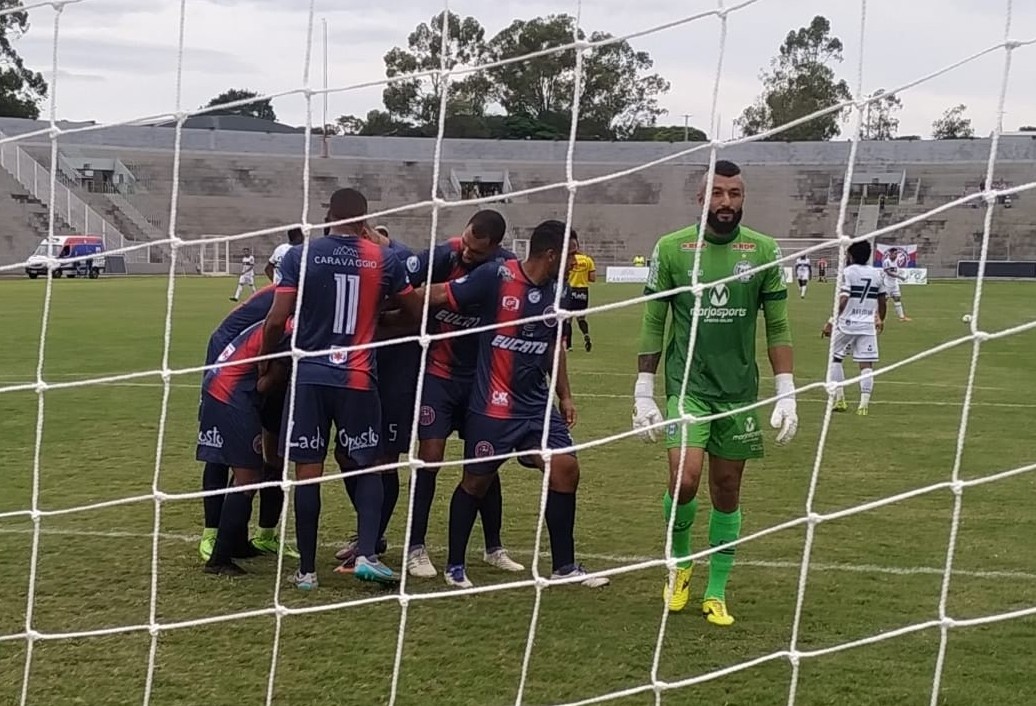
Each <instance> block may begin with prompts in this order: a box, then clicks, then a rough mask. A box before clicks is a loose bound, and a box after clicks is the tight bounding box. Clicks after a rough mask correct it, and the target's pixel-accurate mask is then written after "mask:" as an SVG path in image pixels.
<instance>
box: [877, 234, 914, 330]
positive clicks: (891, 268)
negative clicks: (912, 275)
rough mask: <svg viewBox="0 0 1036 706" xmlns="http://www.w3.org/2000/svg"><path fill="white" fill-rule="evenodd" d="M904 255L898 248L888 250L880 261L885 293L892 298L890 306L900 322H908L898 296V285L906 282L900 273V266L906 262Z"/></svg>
mask: <svg viewBox="0 0 1036 706" xmlns="http://www.w3.org/2000/svg"><path fill="white" fill-rule="evenodd" d="M904 255H905V253H904V252H903V251H902V250H900V249H899V248H889V249H888V252H886V253H885V257H884V258H883V259H882V261H881V272H882V277H883V278H884V280H885V293H886V294H888V296H890V297H892V304H893V306H895V307H896V316H897V317H899V320H900V321H910V318H909V317H908V316H907V315H906V314H905V313H904V312H903V299H902V297H901V296H900V294H899V283H900V282H904V281H906V277H905V276H904V275H903V273H902V272H900V265H901V264H903V263H904V262H905V261H906V258H905V257H904Z"/></svg>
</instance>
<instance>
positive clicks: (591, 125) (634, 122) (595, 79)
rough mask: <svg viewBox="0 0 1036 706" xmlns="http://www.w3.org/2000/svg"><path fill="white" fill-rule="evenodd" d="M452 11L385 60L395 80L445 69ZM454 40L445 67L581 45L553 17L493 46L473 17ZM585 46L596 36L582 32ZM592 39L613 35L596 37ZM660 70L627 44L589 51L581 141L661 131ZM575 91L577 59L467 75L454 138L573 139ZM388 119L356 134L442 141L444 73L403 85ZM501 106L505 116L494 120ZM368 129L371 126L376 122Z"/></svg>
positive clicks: (501, 36)
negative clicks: (443, 51)
mask: <svg viewBox="0 0 1036 706" xmlns="http://www.w3.org/2000/svg"><path fill="white" fill-rule="evenodd" d="M443 17H444V15H443V13H440V14H438V15H436V16H435V17H433V18H432V19H431V21H430V22H428V23H422V24H420V25H418V26H417V28H416V29H415V30H414V31H413V32H412V33H411V34H410V36H409V37H408V38H407V48H405V49H404V48H401V47H395V48H393V49H392V50H391V51H389V52H388V53H387V54H386V55H385V73H386V75H387V76H388V77H389V78H394V77H399V76H404V75H407V74H412V73H420V72H436V71H438V70H439V69H440V68H441V66H442V64H443V61H442V54H441V47H442V29H443ZM446 27H447V29H448V37H447V39H448V41H447V44H446V61H445V65H446V67H447V68H449V69H454V68H456V67H458V66H461V67H464V66H477V65H479V64H485V63H489V62H493V61H499V60H507V59H512V58H517V57H520V56H524V55H526V54H530V53H533V52H537V51H543V50H549V49H551V48H555V47H560V46H564V45H566V44H570V43H571V42H572V38H573V33H574V29H575V19H574V18H573V17H571V16H569V15H550V16H548V17H545V18H544V17H537V18H535V19H532V20H515V21H514V22H512V23H511V24H510V25H509V26H508V27H506V28H504V29H503V30H501V31H500V32H499V33H498V34H497V35H496V36H494V37H493V38H492V39H490V40H488V41H487V40H486V37H485V30H484V29H483V28H482V26H481V25H480V24H479V22H478V21H477V20H476V19H474V18H472V17H464V18H462V17H460V16H458V15H454V14H452V13H451V14H449V15H447V16H446ZM579 36H580V37H581V38H586V35H585V34H584V33H582V32H580V34H579ZM589 39H590V41H594V42H597V41H604V40H607V39H610V35H608V34H604V33H601V32H595V33H593V34H591V35H590V36H589ZM652 65H653V62H652V61H651V57H650V56H649V55H648V54H647V53H646V52H637V51H634V49H633V48H632V47H631V46H630V45H629V43H628V42H626V41H621V42H612V43H609V44H605V45H603V46H600V47H598V48H596V49H594V50H593V51H591V52H588V53H587V54H586V56H585V57H584V62H583V68H584V73H583V90H582V99H581V100H580V106H579V107H580V121H579V126H578V128H577V136H578V137H579V138H580V139H598V140H614V139H627V138H629V137H630V136H631V135H632V134H633V133H634V131H635V130H636V129H637V128H639V127H644V126H653V125H654V124H655V120H656V119H657V117H658V116H659V115H661V114H663V113H664V111H663V110H662V109H661V108H660V107H659V105H658V98H659V96H661V95H662V94H664V93H665V92H666V91H668V90H669V83H668V82H667V81H665V79H663V78H662V77H661V76H658V75H657V74H649V73H647V72H648V71H649V70H650V69H651V67H652ZM574 86H575V52H574V51H567V52H562V53H550V54H545V55H543V56H539V57H533V58H531V59H526V60H523V61H520V62H514V63H510V64H505V65H503V66H497V67H494V68H492V69H488V70H486V71H478V72H473V73H468V74H464V75H462V76H460V77H458V78H456V79H455V80H453V81H452V82H451V84H450V90H449V93H448V96H447V105H446V116H447V121H446V127H445V130H444V133H445V135H446V136H447V137H461V138H474V139H478V138H492V139H547V140H551V139H567V138H568V135H569V129H570V125H571V112H572V99H573V95H574ZM382 98H383V100H384V103H385V108H386V115H387V116H388V119H384V118H379V121H378V123H377V125H370V124H365V126H364V127H363V128H359V129H357V126H356V125H355V124H352V125H351V129H353V130H355V132H353V133H352V134H397V135H404V134H409V135H435V134H436V133H437V125H438V122H439V110H440V103H441V100H442V85H441V79H440V77H439V76H438V75H437V74H435V73H430V74H429V75H428V76H417V77H411V78H406V79H402V80H398V81H394V82H393V83H392V84H390V85H389V86H388V87H386V88H385V90H384V92H383V93H382ZM491 104H494V105H495V106H499V107H500V108H502V110H503V112H504V115H495V114H491V113H489V111H488V109H489V107H490V105H491ZM367 122H368V123H369V122H370V121H367Z"/></svg>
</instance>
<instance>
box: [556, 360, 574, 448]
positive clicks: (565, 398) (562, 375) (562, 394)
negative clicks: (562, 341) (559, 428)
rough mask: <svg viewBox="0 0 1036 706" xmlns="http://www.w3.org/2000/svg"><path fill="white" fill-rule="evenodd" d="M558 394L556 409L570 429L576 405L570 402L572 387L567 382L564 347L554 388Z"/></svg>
mask: <svg viewBox="0 0 1036 706" xmlns="http://www.w3.org/2000/svg"><path fill="white" fill-rule="evenodd" d="M555 387H556V389H557V393H558V409H559V410H560V411H561V415H562V416H563V417H564V418H565V423H566V424H567V425H568V426H569V428H570V429H571V428H572V427H574V426H575V425H576V405H575V402H573V400H572V386H571V384H570V383H569V380H568V355H567V354H566V353H565V349H564V347H562V348H561V353H560V354H559V357H558V382H557V385H556V386H555Z"/></svg>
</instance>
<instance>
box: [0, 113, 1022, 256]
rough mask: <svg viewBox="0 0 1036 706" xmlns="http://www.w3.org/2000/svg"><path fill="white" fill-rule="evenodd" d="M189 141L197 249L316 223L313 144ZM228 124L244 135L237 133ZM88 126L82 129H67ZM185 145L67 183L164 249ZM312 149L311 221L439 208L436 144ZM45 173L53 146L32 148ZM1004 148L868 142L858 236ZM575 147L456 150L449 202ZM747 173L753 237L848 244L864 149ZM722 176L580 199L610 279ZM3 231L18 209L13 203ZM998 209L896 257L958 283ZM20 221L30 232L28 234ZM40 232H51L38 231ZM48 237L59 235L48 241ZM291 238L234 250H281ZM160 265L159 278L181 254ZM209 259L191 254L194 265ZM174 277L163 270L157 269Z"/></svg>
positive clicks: (548, 178) (626, 160) (88, 170)
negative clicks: (841, 226) (610, 267)
mask: <svg viewBox="0 0 1036 706" xmlns="http://www.w3.org/2000/svg"><path fill="white" fill-rule="evenodd" d="M214 125H216V127H213V128H210V129H197V128H192V129H184V130H183V138H182V156H181V161H180V190H179V209H178V213H177V232H178V234H179V235H180V236H181V237H183V238H197V237H200V236H205V235H227V234H233V233H239V232H244V231H249V230H255V229H260V228H266V227H270V226H273V225H277V224H282V223H290V222H293V221H296V220H298V219H299V217H300V214H301V208H302V176H303V159H302V155H303V148H304V140H305V136H304V135H302V134H298V133H294V134H292V133H283V132H276V133H274V132H271V133H260V132H256V131H255V130H254V129H246V130H235V129H227V127H219V125H220V123H218V122H217V123H214ZM223 125H226V126H230V125H232V123H226V122H224V123H223ZM62 126H63V127H75V125H74V124H68V125H67V126H66V125H64V124H63V125H62ZM46 127H47V124H46V123H43V122H35V121H27V120H18V119H11V118H3V119H0V133H3V135H5V136H8V137H10V136H16V135H20V134H25V133H29V132H33V131H36V130H42V129H45V128H46ZM174 133H175V130H174V129H172V128H170V127H167V126H140V127H130V126H123V127H109V128H103V129H96V130H89V131H85V132H78V133H74V134H70V135H64V136H62V137H61V138H60V141H59V165H58V166H59V173H60V175H61V178H62V181H63V183H67V184H70V185H71V186H72V188H73V190H74V192H75V194H76V195H77V196H79V197H80V198H82V199H83V200H84V201H85V202H86V203H87V204H89V205H90V206H91V207H92V208H94V209H96V210H97V211H98V212H99V213H101V214H102V215H103V217H104V218H105V219H106V220H107V221H109V222H110V223H111V224H112V226H114V227H115V228H117V229H118V230H119V232H120V233H121V234H122V236H124V237H125V238H126V239H127V240H129V241H147V240H154V239H156V238H161V237H164V236H165V233H166V232H167V229H168V219H169V203H170V194H171V191H172V172H173V145H174ZM311 139H312V143H311V150H312V160H311V172H310V204H309V205H310V220H311V221H314V222H319V221H320V220H322V218H323V212H324V209H325V208H326V204H327V200H328V197H329V196H330V194H331V193H332V192H333V191H334V190H335V189H337V188H339V187H342V186H354V187H357V188H359V189H360V190H361V191H363V192H364V193H366V194H367V196H368V198H369V199H370V201H371V207H372V209H378V210H380V209H385V208H391V207H398V206H402V205H404V204H407V203H412V202H419V201H424V200H428V199H429V197H430V193H431V180H432V158H433V148H434V141H433V140H426V139H417V138H394V137H353V136H348V137H332V138H329V139H328V140H327V147H328V156H327V157H323V156H322V138H321V137H319V136H314V137H313V138H311ZM19 144H21V145H22V146H23V147H24V148H25V149H26V151H27V152H28V153H29V154H30V155H32V157H33V158H34V159H36V160H39V161H40V163H41V164H43V165H44V166H45V167H49V163H50V145H49V139H48V137H47V136H46V135H45V134H41V135H36V136H32V137H28V138H26V139H25V140H24V141H20V142H19ZM688 146H689V145H688V144H687V143H675V144H670V143H601V142H581V143H579V144H578V145H577V146H576V151H575V159H576V165H575V175H576V177H577V178H579V179H586V178H589V177H595V176H602V175H606V174H609V173H612V172H616V171H620V170H624V169H629V168H631V167H634V166H637V165H642V164H644V163H647V162H650V161H652V160H655V159H659V158H661V157H664V156H666V155H670V154H673V153H675V152H678V151H681V150H683V149H685V148H687V147H688ZM989 146H990V145H989V140H988V139H972V140H945V141H923V140H895V141H887V142H864V143H861V145H860V148H859V151H858V158H857V164H856V171H855V176H854V179H853V190H852V197H851V199H850V206H849V213H848V223H847V226H846V230H847V232H849V233H850V234H852V233H854V232H865V231H870V230H873V229H875V228H878V227H884V226H887V225H890V224H892V223H895V222H899V221H902V220H905V219H907V218H910V217H912V216H915V215H918V214H920V213H924V212H925V211H928V210H930V209H932V208H935V207H937V206H939V205H942V204H945V203H948V202H949V201H951V200H953V199H956V198H958V197H960V196H961V195H962V194H964V193H972V192H974V191H976V190H977V189H979V188H980V187H981V184H982V180H983V177H984V173H985V168H986V161H987V159H988V153H989ZM566 150H567V143H565V142H563V141H561V142H543V141H494V140H447V141H446V142H445V143H444V145H443V157H442V169H441V177H440V183H439V189H440V194H441V195H442V196H443V197H444V198H446V199H447V200H457V199H460V198H462V197H470V196H473V195H479V194H481V195H488V194H494V193H499V192H504V193H508V192H515V191H520V190H523V189H527V188H531V187H538V186H543V185H546V184H549V183H552V182H558V181H563V180H564V178H565V156H566ZM721 154H722V156H723V158H727V159H732V160H734V161H737V162H738V163H740V164H741V165H742V166H743V167H744V168H745V174H746V178H747V182H748V191H749V194H750V198H749V204H748V208H747V209H746V214H745V223H746V224H749V225H751V226H752V227H754V228H756V229H758V230H761V231H763V232H766V233H769V234H772V235H774V236H775V237H779V238H808V239H817V240H820V239H824V238H829V237H831V235H832V234H833V233H834V232H835V221H836V217H837V214H838V205H839V199H840V197H841V193H842V188H843V181H844V174H845V166H846V160H847V158H848V154H849V143H848V142H846V141H842V142H810V143H783V142H764V143H752V144H747V145H738V146H734V147H731V148H727V149H724V150H722V152H721ZM707 162H708V150H707V149H702V150H700V151H698V152H696V153H693V154H691V155H687V156H685V157H681V158H678V159H676V160H674V161H671V162H668V163H666V164H663V165H660V166H657V167H652V168H650V169H646V170H643V171H640V172H637V173H635V174H632V175H629V176H624V177H621V178H617V179H612V180H608V181H604V182H601V183H598V184H592V185H589V186H586V187H583V188H580V189H579V192H578V197H577V201H576V210H575V223H574V225H575V227H576V228H577V229H578V230H579V232H580V235H581V237H582V238H581V239H582V240H583V241H584V244H585V245H584V246H585V247H587V248H588V249H589V250H590V251H591V252H592V253H593V254H594V256H595V258H596V259H597V260H598V262H599V263H602V264H607V263H628V262H629V261H630V260H631V259H632V258H633V257H634V256H635V255H649V254H650V250H651V248H652V245H653V243H654V241H655V239H656V237H657V235H658V234H660V233H664V232H666V231H668V230H672V229H674V228H677V227H679V226H682V225H684V224H686V223H687V222H689V221H696V220H697V218H698V210H697V206H696V204H695V202H694V193H695V189H696V185H697V180H698V178H699V177H700V176H701V174H702V173H703V172H704V169H705V166H706V165H707ZM4 176H6V175H3V174H0V189H3V191H4V192H7V193H9V194H10V195H11V200H12V201H14V202H15V203H16V206H17V208H16V209H15V210H17V209H18V208H20V209H22V210H23V211H25V210H26V209H29V208H30V206H31V207H32V208H36V209H37V210H38V206H37V205H34V204H27V205H25V204H22V201H24V194H19V193H18V189H16V188H14V187H20V185H19V184H17V182H14V183H13V185H12V184H11V183H8V181H6V180H4V179H3V177H4ZM1034 179H1036V134H1034V135H1011V136H1004V137H1003V138H1002V140H1001V144H1000V149H999V155H998V162H997V171H996V180H995V183H994V186H1002V185H1005V186H1008V187H1009V186H1012V185H1015V184H1021V183H1025V182H1028V181H1033V180H1034ZM567 198H568V192H567V190H566V189H565V188H564V187H560V188H554V189H550V190H547V191H542V192H538V193H534V194H530V195H527V196H523V197H515V198H512V199H509V200H507V201H506V202H504V203H502V204H499V205H498V206H495V207H496V208H499V210H501V211H502V212H503V213H504V214H505V216H506V217H507V220H508V223H509V225H510V227H511V235H512V236H513V237H516V238H521V237H527V235H528V233H529V231H530V229H531V227H532V226H533V225H535V224H536V223H538V222H539V221H541V220H543V219H544V218H549V217H563V216H564V215H565V212H566V203H567ZM0 202H2V203H3V205H2V206H0V215H2V214H5V213H6V212H7V211H10V210H11V204H10V203H8V199H2V198H0ZM471 211H472V209H470V208H464V209H456V210H455V209H448V210H446V211H444V212H443V213H442V214H441V219H440V224H441V227H440V238H442V237H446V236H448V235H451V234H453V233H456V232H458V231H459V230H460V229H461V228H462V227H463V224H464V222H465V221H466V219H467V218H468V217H469V216H470V213H471ZM983 214H984V211H983V209H981V208H969V207H966V206H965V207H959V208H954V209H951V210H949V211H946V212H943V213H941V214H938V215H936V216H934V217H931V218H929V219H927V220H925V221H923V222H921V223H919V224H916V225H913V226H910V227H908V228H906V229H904V230H902V231H898V232H897V233H895V234H894V235H892V236H890V237H888V238H883V239H882V241H881V242H900V243H917V244H918V246H919V260H920V261H921V262H922V263H923V264H924V265H925V266H927V267H929V268H930V275H931V276H941V275H951V274H952V272H953V270H954V266H955V264H956V262H957V261H958V260H960V259H971V258H973V257H976V256H977V252H978V251H977V246H976V242H977V240H976V239H977V238H979V237H980V236H981V232H982V221H983ZM430 215H431V209H430V207H423V208H421V209H416V210H411V211H407V212H405V213H400V214H394V215H392V216H389V217H386V218H384V219H382V220H381V221H380V222H381V223H384V224H385V225H386V226H388V227H389V228H390V229H391V231H392V233H393V235H394V236H396V237H399V238H401V239H402V240H403V241H405V242H407V243H410V244H412V245H419V244H422V243H425V242H427V240H428V236H429V225H430ZM21 221H27V222H30V224H29V225H28V226H27V227H24V228H22V227H21V226H20V222H21ZM5 222H7V223H12V222H18V225H19V227H18V228H15V227H13V226H12V227H11V228H10V229H9V234H6V235H5V237H4V238H0V262H11V261H16V260H20V259H24V257H25V255H26V254H27V253H28V252H29V251H30V250H31V249H32V247H33V245H34V243H35V241H36V240H38V236H39V234H40V233H39V228H35V229H34V228H33V226H32V223H33V222H35V221H33V219H32V218H30V216H23V217H21V219H20V220H19V218H18V217H15V216H8V217H7V218H6V219H5ZM33 230H35V231H36V232H32V231H33ZM44 231H45V228H44ZM280 239H281V237H280V236H268V237H265V238H261V239H256V240H252V241H250V242H246V241H237V242H235V243H233V244H232V246H231V247H232V250H231V253H232V255H231V258H232V259H235V258H236V257H237V253H238V252H239V251H240V248H241V247H244V246H250V247H252V248H253V249H256V250H257V251H258V252H259V253H263V252H267V251H269V250H271V249H272V248H273V246H274V245H275V243H276V242H279V241H280ZM155 250H156V251H157V252H155V253H152V254H151V257H150V259H151V261H152V263H155V264H156V266H158V265H159V264H160V263H161V262H162V261H163V260H164V259H165V257H166V256H167V255H166V254H164V253H163V252H162V251H161V250H160V249H158V248H156V249H155ZM192 250H193V249H192ZM990 258H993V259H1008V258H1010V259H1015V260H1019V259H1036V194H1033V193H1023V194H1019V195H1016V196H1015V197H1013V198H1012V199H1011V200H1010V201H1009V202H1008V203H1004V204H1001V205H999V207H998V208H997V209H996V212H995V217H994V220H993V236H992V240H991V250H990ZM159 269H161V268H160V267H159Z"/></svg>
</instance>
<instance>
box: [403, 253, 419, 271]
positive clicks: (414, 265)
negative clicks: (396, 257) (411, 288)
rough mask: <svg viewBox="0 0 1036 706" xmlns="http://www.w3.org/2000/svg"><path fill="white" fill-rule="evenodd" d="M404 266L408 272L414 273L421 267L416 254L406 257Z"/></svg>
mask: <svg viewBox="0 0 1036 706" xmlns="http://www.w3.org/2000/svg"><path fill="white" fill-rule="evenodd" d="M406 268H407V271H408V272H411V273H415V274H416V273H417V271H418V270H419V269H421V261H420V260H419V259H417V255H411V256H410V257H408V258H407V259H406Z"/></svg>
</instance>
